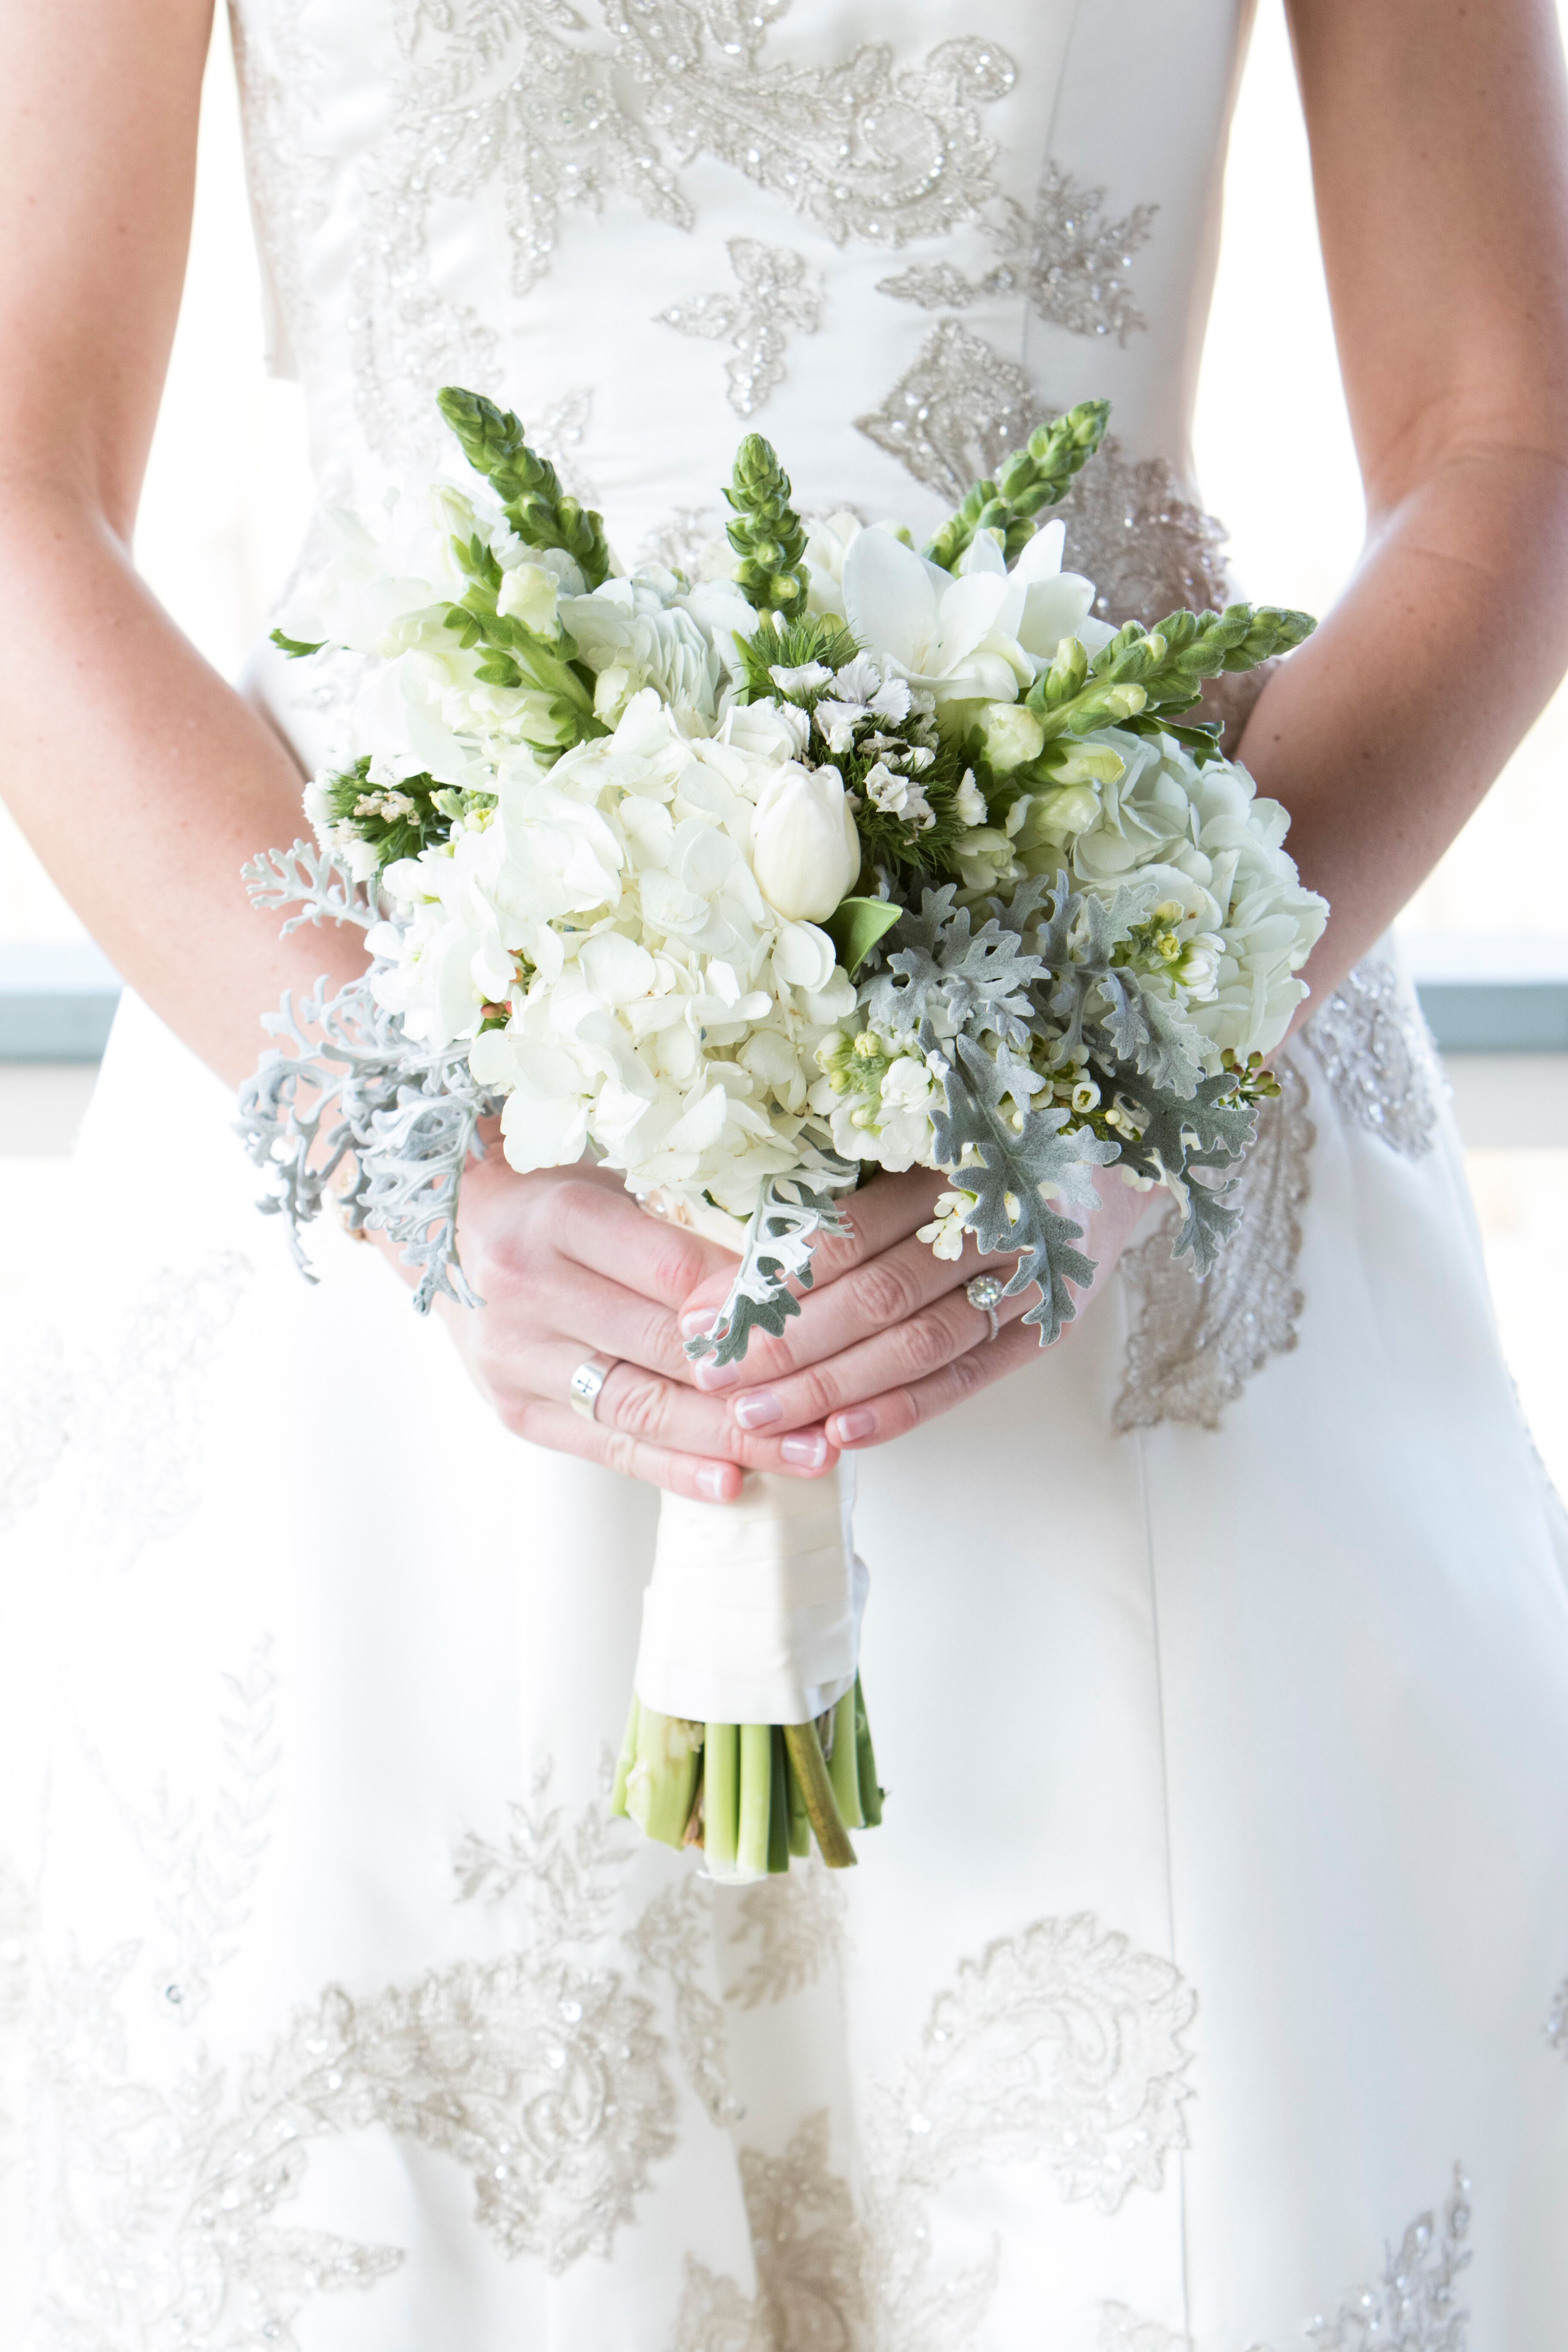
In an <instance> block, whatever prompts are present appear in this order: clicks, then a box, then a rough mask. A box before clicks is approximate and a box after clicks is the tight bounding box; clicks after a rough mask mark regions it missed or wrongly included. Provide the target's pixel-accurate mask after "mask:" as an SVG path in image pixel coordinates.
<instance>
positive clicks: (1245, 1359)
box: [1111, 1056, 1316, 1433]
mask: <svg viewBox="0 0 1568 2352" xmlns="http://www.w3.org/2000/svg"><path fill="white" fill-rule="evenodd" d="M1278 1076H1279V1088H1280V1091H1279V1095H1278V1097H1276V1098H1275V1099H1274V1100H1273V1101H1271V1102H1269V1103H1267V1104H1266V1105H1265V1106H1264V1108H1263V1110H1262V1113H1261V1115H1260V1116H1259V1118H1258V1139H1257V1141H1256V1142H1255V1143H1254V1145H1253V1147H1252V1150H1251V1151H1250V1152H1249V1153H1248V1154H1247V1159H1246V1160H1244V1162H1243V1163H1242V1169H1241V1173H1240V1175H1239V1176H1238V1177H1237V1184H1236V1192H1235V1195H1234V1198H1235V1200H1236V1202H1237V1206H1238V1207H1239V1208H1240V1210H1241V1223H1239V1225H1238V1226H1237V1229H1236V1231H1235V1233H1234V1234H1232V1236H1231V1238H1230V1240H1229V1242H1228V1243H1227V1244H1226V1247H1225V1248H1224V1249H1223V1250H1222V1251H1221V1252H1220V1255H1219V1258H1218V1261H1217V1262H1216V1264H1215V1267H1214V1269H1213V1271H1212V1272H1211V1273H1210V1275H1209V1276H1208V1277H1207V1279H1206V1281H1204V1282H1199V1281H1197V1280H1195V1279H1194V1276H1193V1274H1192V1272H1191V1270H1190V1269H1189V1267H1188V1266H1187V1265H1186V1264H1185V1262H1184V1260H1182V1259H1178V1258H1173V1257H1172V1255H1171V1235H1170V1231H1169V1227H1168V1224H1167V1223H1166V1222H1165V1221H1164V1220H1162V1221H1161V1224H1160V1228H1159V1230H1158V1231H1156V1232H1155V1233H1153V1234H1151V1235H1150V1237H1149V1239H1148V1240H1147V1241H1144V1242H1140V1243H1139V1244H1138V1245H1137V1246H1136V1248H1134V1249H1131V1250H1129V1251H1128V1253H1127V1255H1126V1256H1125V1257H1124V1258H1123V1260H1122V1262H1121V1265H1122V1279H1123V1281H1124V1282H1125V1284H1126V1286H1127V1294H1128V1306H1129V1313H1130V1316H1131V1335H1130V1337H1129V1339H1128V1343H1127V1366H1126V1373H1125V1378H1124V1381H1123V1385H1122V1390H1121V1395H1120V1396H1119V1397H1118V1398H1117V1400H1116V1403H1115V1406H1114V1409H1113V1411H1112V1413H1111V1426H1112V1427H1113V1428H1114V1429H1115V1430H1116V1431H1117V1432H1118V1433H1121V1432H1124V1431H1127V1430H1130V1429H1152V1428H1154V1427H1156V1426H1157V1425H1158V1424H1159V1423H1161V1422H1164V1421H1174V1422H1184V1423H1188V1424H1189V1425H1191V1426H1194V1427H1196V1428H1199V1429H1217V1428H1218V1427H1219V1423H1220V1415H1221V1414H1222V1412H1224V1411H1225V1408H1226V1405H1227V1404H1231V1403H1233V1402H1235V1400H1236V1399H1237V1397H1238V1396H1239V1395H1240V1394H1241V1391H1242V1385H1243V1383H1244V1381H1248V1380H1250V1379H1251V1377H1252V1375H1253V1374H1254V1373H1255V1372H1259V1371H1261V1370H1262V1369H1263V1367H1264V1365H1265V1364H1266V1363H1268V1360H1269V1358H1270V1357H1271V1356H1279V1355H1285V1354H1288V1353H1289V1350H1290V1349H1292V1348H1294V1347H1295V1345H1296V1337H1297V1331H1296V1327H1297V1320H1298V1318H1299V1317H1300V1312H1301V1307H1302V1304H1303V1301H1302V1297H1301V1292H1300V1289H1299V1287H1298V1286H1297V1282H1296V1267H1297V1261H1298V1260H1299V1258H1300V1253H1301V1212H1302V1210H1303V1208H1304V1207H1305V1205H1306V1202H1307V1196H1308V1193H1309V1192H1310V1182H1311V1179H1310V1166H1309V1163H1310V1155H1311V1150H1312V1145H1313V1143H1314V1141H1315V1140H1316V1131H1315V1129H1314V1128H1313V1126H1312V1122H1311V1119H1310V1118H1309V1117H1308V1113H1307V1102H1308V1095H1307V1083H1306V1080H1305V1078H1304V1077H1303V1076H1302V1074H1301V1072H1300V1068H1299V1067H1298V1066H1297V1065H1296V1062H1295V1061H1294V1059H1293V1058H1291V1057H1289V1056H1286V1057H1284V1058H1282V1059H1281V1061H1280V1063H1279V1069H1278Z"/></svg>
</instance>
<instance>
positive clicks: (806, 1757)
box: [784, 1723, 855, 1870]
mask: <svg viewBox="0 0 1568 2352" xmlns="http://www.w3.org/2000/svg"><path fill="white" fill-rule="evenodd" d="M784 1746H785V1747H786V1748H788V1750H789V1759H790V1762H791V1763H792V1764H793V1765H794V1766H795V1778H796V1779H797V1780H799V1782H800V1793H801V1796H802V1798H803V1799H804V1800H805V1810H806V1813H807V1816H808V1817H809V1819H810V1822H811V1826H812V1828H813V1830H814V1831H815V1832H816V1843H817V1844H818V1846H819V1847H820V1848H821V1852H822V1859H823V1861H824V1862H825V1863H826V1864H827V1867H828V1869H829V1870H847V1869H849V1868H850V1867H851V1866H852V1864H853V1863H854V1861H855V1849H854V1847H853V1846H852V1845H851V1844H850V1843H849V1837H848V1832H847V1831H846V1829H845V1827H844V1824H843V1822H841V1821H840V1820H839V1818H838V1809H837V1806H836V1805H835V1803H834V1801H833V1783H832V1781H831V1780H829V1779H828V1777H827V1767H826V1764H825V1763H824V1762H823V1760H822V1742H821V1741H820V1739H818V1738H817V1736H816V1724H815V1723H786V1724H785V1725H784Z"/></svg>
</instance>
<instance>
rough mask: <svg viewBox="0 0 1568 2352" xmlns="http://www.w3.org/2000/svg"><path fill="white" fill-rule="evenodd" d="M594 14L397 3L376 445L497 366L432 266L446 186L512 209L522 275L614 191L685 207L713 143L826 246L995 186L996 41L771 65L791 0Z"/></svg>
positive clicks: (364, 408) (871, 50) (868, 237)
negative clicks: (902, 57)
mask: <svg viewBox="0 0 1568 2352" xmlns="http://www.w3.org/2000/svg"><path fill="white" fill-rule="evenodd" d="M599 5H600V10H601V14H602V17H603V30H602V31H595V30H592V29H590V26H589V25H588V23H587V20H586V18H585V16H583V15H582V14H580V13H578V11H576V10H575V9H572V8H568V7H563V6H561V5H557V0H501V4H500V5H497V0H414V5H407V6H405V7H404V8H403V10H402V11H401V13H400V16H399V18H398V20H397V21H398V28H399V33H400V40H401V47H402V51H403V57H404V69H403V73H402V76H401V79H400V80H399V82H398V84H397V87H396V89H395V93H394V106H393V127H392V130H391V132H390V133H389V135H388V137H387V139H386V140H385V141H384V142H383V145H382V147H381V148H380V150H379V151H378V152H377V154H376V155H375V156H374V158H373V159H372V161H371V163H370V164H369V166H368V167H367V170H366V173H365V185H366V189H367V193H368V195H369V216H368V218H367V221H366V224H365V235H364V236H363V240H362V245H361V266H360V271H359V277H358V280H357V291H358V295H359V310H360V316H361V326H360V330H359V340H358V348H357V352H356V360H355V367H356V376H357V380H358V407H359V415H360V421H361V424H362V427H363V430H364V432H365V433H366V435H367V436H368V437H369V439H370V442H371V445H372V446H373V447H375V448H377V449H393V448H395V447H396V446H398V445H399V444H400V442H401V443H405V444H410V445H412V446H422V445H423V444H424V443H425V442H426V441H429V440H430V439H431V438H433V428H432V427H431V426H430V425H429V422H428V419H427V418H426V415H425V413H424V412H425V409H426V406H427V404H428V400H429V396H430V394H431V393H432V392H433V391H434V389H435V387H436V386H437V384H438V383H442V382H443V381H447V380H449V379H451V378H453V377H454V376H458V375H462V373H463V371H464V370H465V369H467V370H468V375H467V376H466V377H465V378H464V380H465V381H469V382H477V381H481V380H482V379H483V378H484V377H485V375H486V374H487V373H493V360H494V353H495V350H496V338H495V334H494V331H493V330H492V329H491V328H490V327H489V325H488V324H487V323H486V322H485V321H484V320H481V319H480V318H479V314H478V313H477V311H475V310H473V308H472V307H471V306H470V305H468V304H464V303H458V302H456V301H451V300H448V299H446V298H445V297H444V296H442V295H441V294H440V293H439V292H438V291H437V287H436V285H435V282H434V276H433V268H432V260H431V252H430V241H431V227H430V224H431V218H432V215H433V213H434V211H435V208H436V207H437V205H439V204H440V203H441V202H442V201H443V200H455V201H457V202H458V203H466V204H477V203H479V202H481V201H484V200H485V199H486V197H487V196H488V194H489V191H491V190H492V189H494V190H495V191H496V193H497V196H498V200H499V202H500V205H502V207H503V208H504V213H505V226H506V232H507V236H508V240H509V246H510V252H511V255H512V282H513V287H514V289H515V290H516V291H517V292H518V293H520V294H521V293H526V292H527V290H528V289H529V288H530V287H531V286H532V285H534V284H535V283H536V282H537V281H538V279H539V278H541V277H542V275H543V273H544V272H545V271H546V270H547V269H548V268H550V267H551V266H552V260H553V257H554V254H555V252H556V249H557V247H558V245H559V242H560V238H561V234H562V228H563V217H564V215H565V214H566V213H567V212H568V211H570V210H574V209H576V208H579V207H584V206H586V207H590V208H595V207H597V206H599V205H602V204H603V202H604V200H605V197H606V196H607V195H609V194H612V193H616V192H618V193H619V194H623V195H626V196H629V197H630V198H631V199H632V200H633V201H634V202H635V203H637V204H638V205H640V206H641V207H642V208H643V210H644V211H645V212H647V214H648V215H650V217H652V218H654V219H656V220H661V221H664V222H666V223H667V224H668V225H669V226H674V227H679V228H689V227H690V226H691V225H692V219H693V215H692V209H691V205H690V203H689V199H688V197H687V195H686V194H685V192H684V190H683V188H682V186H681V182H680V173H681V170H682V168H683V167H684V166H686V165H688V164H689V163H693V162H695V161H697V160H698V159H699V158H700V157H709V158H711V159H713V160H715V161H717V162H719V163H726V164H729V165H730V166H731V167H732V168H733V169H734V170H735V171H737V172H740V173H743V174H744V176H745V177H746V178H747V179H749V180H750V181H752V183H753V184H755V185H757V186H759V187H762V188H764V189H767V190H768V191H769V192H770V193H772V194H774V195H777V196H779V197H782V198H783V199H784V202H785V203H786V204H788V205H790V207H791V208H792V209H793V210H794V211H795V212H797V213H801V214H804V215H806V216H807V217H808V218H810V219H811V220H813V221H814V222H815V223H816V226H818V227H819V228H821V229H822V230H824V231H825V232H826V235H827V236H830V237H832V238H833V239H834V241H835V242H836V243H837V244H840V245H842V244H844V243H846V242H847V241H848V240H849V239H851V238H856V239H860V240H863V241H865V242H867V243H869V244H872V245H880V246H888V247H895V248H896V247H899V246H900V245H902V244H904V243H905V242H906V241H907V240H908V239H910V238H912V237H934V236H944V235H946V234H947V233H948V232H949V231H950V230H951V229H952V228H954V227H955V226H958V225H959V224H961V223H963V222H968V221H971V220H973V219H974V218H976V216H977V215H978V214H979V212H980V209H981V207H982V205H984V204H985V203H987V202H988V201H989V200H990V199H991V198H992V197H993V196H994V193H995V184H994V164H995V147H994V142H992V141H991V140H989V139H987V138H986V137H985V136H984V132H983V131H982V128H981V124H980V117H979V113H978V111H977V110H978V109H979V108H981V107H984V106H987V105H990V104H993V103H994V101H995V100H998V99H1000V98H1002V97H1004V96H1005V94H1006V92H1007V91H1008V90H1009V89H1011V88H1012V86H1013V83H1014V81H1015V79H1016V68H1014V65H1013V62H1012V60H1011V58H1008V57H1007V56H1006V55H1005V53H1004V52H1003V51H1002V50H1001V49H999V48H997V47H995V45H994V43H991V42H987V41H984V40H980V39H976V38H973V37H959V38H957V39H953V40H947V41H942V42H940V43H939V44H938V45H937V46H936V47H934V48H933V49H932V50H931V53H930V54H929V56H928V57H927V58H925V59H924V61H923V62H922V63H921V64H918V65H899V64H897V63H895V59H894V53H893V51H892V49H891V47H889V45H888V44H886V43H882V42H870V43H865V44H862V46H861V47H858V48H857V49H855V50H854V51H852V52H851V53H850V54H849V55H848V56H847V57H845V58H840V59H839V60H838V61H837V62H836V63H834V64H831V65H827V66H805V65H797V64H779V65H770V64H768V63H767V62H766V61H765V60H764V58H763V47H764V45H765V42H766V38H767V33H768V30H769V27H770V26H771V25H772V24H773V23H774V22H775V21H776V20H777V19H778V18H779V17H780V16H782V15H783V14H784V6H785V5H786V0H760V5H740V0H700V5H693V0H599Z"/></svg>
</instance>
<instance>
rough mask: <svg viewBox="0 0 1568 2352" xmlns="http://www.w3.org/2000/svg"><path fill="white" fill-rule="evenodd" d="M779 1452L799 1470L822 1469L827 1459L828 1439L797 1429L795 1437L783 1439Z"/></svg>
mask: <svg viewBox="0 0 1568 2352" xmlns="http://www.w3.org/2000/svg"><path fill="white" fill-rule="evenodd" d="M779 1452H780V1453H781V1454H783V1455H784V1460H785V1461H786V1462H793V1463H794V1464H795V1467H796V1468H797V1469H798V1470H820V1469H821V1467H822V1465H823V1464H824V1463H825V1462H826V1459H827V1440H826V1437H820V1436H814V1435H810V1434H808V1433H805V1431H797V1432H796V1433H795V1435H794V1436H793V1437H786V1438H784V1439H783V1440H782V1441H781V1443H780V1445H779Z"/></svg>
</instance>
